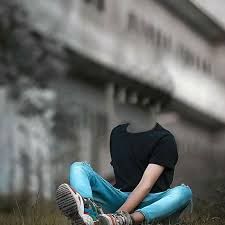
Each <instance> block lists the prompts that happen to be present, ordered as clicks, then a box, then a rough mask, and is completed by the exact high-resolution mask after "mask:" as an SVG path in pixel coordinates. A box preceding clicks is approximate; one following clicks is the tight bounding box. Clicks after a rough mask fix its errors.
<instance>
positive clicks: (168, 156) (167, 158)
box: [149, 134, 178, 169]
mask: <svg viewBox="0 0 225 225" xmlns="http://www.w3.org/2000/svg"><path fill="white" fill-rule="evenodd" d="M177 160H178V153H177V145H176V141H175V139H174V136H173V135H171V134H169V135H167V136H165V137H163V138H161V139H160V140H159V142H158V143H157V144H156V146H155V148H154V150H153V153H152V156H151V158H150V160H149V163H153V164H158V165H160V166H164V167H166V168H169V169H173V168H174V167H175V165H176V163H177Z"/></svg>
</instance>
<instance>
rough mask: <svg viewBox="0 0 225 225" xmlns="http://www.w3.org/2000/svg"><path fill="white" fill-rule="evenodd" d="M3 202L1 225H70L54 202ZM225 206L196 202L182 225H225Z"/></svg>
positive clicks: (184, 216)
mask: <svg viewBox="0 0 225 225" xmlns="http://www.w3.org/2000/svg"><path fill="white" fill-rule="evenodd" d="M5 201H6V200H3V201H2V200H1V211H0V225H70V224H71V223H70V221H68V220H67V219H66V218H65V217H64V216H63V215H61V213H60V212H59V210H58V209H57V207H56V206H55V204H54V202H46V201H43V200H41V199H37V200H36V201H34V202H33V203H26V201H25V202H23V201H21V200H17V199H15V198H13V200H12V198H11V201H8V206H5V207H2V203H4V202H5ZM224 215H225V206H224V207H221V205H220V204H210V203H209V202H206V201H200V200H198V201H197V200H194V209H193V213H192V214H191V215H190V214H184V215H183V217H182V221H181V223H180V224H181V225H225V216H224Z"/></svg>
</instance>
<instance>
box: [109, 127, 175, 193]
mask: <svg viewBox="0 0 225 225" xmlns="http://www.w3.org/2000/svg"><path fill="white" fill-rule="evenodd" d="M128 125H129V123H126V124H121V125H118V126H116V127H114V128H113V130H112V132H111V135H110V153H111V158H112V161H111V165H112V166H113V169H114V174H115V179H116V184H115V185H114V186H115V187H116V188H119V189H120V190H121V191H125V192H131V191H133V189H134V188H135V187H136V186H137V185H138V183H139V181H140V180H141V178H142V175H143V173H144V171H145V169H146V168H147V166H148V164H149V163H154V164H158V165H161V166H164V167H165V169H164V171H163V173H162V174H161V175H160V177H159V178H158V180H157V181H156V183H155V185H154V186H153V187H152V189H151V191H150V192H151V193H156V192H161V191H165V190H167V189H168V188H170V184H171V183H172V181H173V175H174V167H175V165H176V163H177V160H178V153H177V145H176V141H175V138H174V136H173V135H172V134H171V133H170V132H169V131H168V130H166V129H165V128H163V127H162V126H161V125H160V124H159V123H156V125H155V127H154V128H152V129H151V130H148V131H144V132H139V133H130V132H128V131H127V126H128Z"/></svg>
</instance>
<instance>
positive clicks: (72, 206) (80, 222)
mask: <svg viewBox="0 0 225 225" xmlns="http://www.w3.org/2000/svg"><path fill="white" fill-rule="evenodd" d="M56 203H57V205H58V207H59V209H60V210H61V211H62V213H63V214H64V215H65V216H66V217H67V218H68V219H70V220H71V221H72V224H76V225H87V224H88V225H91V224H93V223H94V222H93V223H92V221H93V220H92V218H91V217H90V216H88V215H86V214H84V202H83V198H82V197H81V195H80V194H79V193H78V192H77V191H75V190H73V189H72V188H71V187H70V186H69V185H68V184H61V185H60V186H59V187H58V189H57V191H56ZM87 217H88V218H87ZM89 217H90V218H89Z"/></svg>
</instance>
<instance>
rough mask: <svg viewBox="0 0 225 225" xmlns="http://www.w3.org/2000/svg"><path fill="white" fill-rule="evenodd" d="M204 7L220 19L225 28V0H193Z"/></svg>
mask: <svg viewBox="0 0 225 225" xmlns="http://www.w3.org/2000/svg"><path fill="white" fill-rule="evenodd" d="M191 1H192V2H194V3H196V4H198V5H200V6H201V7H203V9H204V10H206V11H207V12H209V13H210V14H211V15H213V17H215V18H216V20H218V21H219V22H220V23H221V24H222V25H223V27H224V28H225V0H191Z"/></svg>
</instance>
